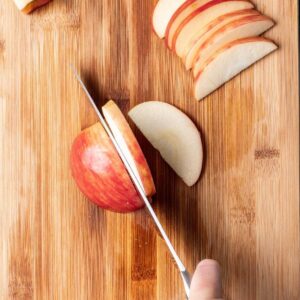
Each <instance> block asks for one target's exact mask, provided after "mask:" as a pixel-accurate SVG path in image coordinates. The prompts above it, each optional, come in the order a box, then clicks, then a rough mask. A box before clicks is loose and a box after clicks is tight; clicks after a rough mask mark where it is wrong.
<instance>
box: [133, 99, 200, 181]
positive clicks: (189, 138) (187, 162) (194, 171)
mask: <svg viewBox="0 0 300 300" xmlns="http://www.w3.org/2000/svg"><path fill="white" fill-rule="evenodd" d="M129 116H130V118H131V119H132V120H133V122H134V123H135V124H136V125H137V127H138V128H139V129H140V131H141V132H142V133H143V134H144V136H145V137H146V138H147V139H148V140H149V142H150V143H151V144H152V145H153V147H154V148H155V149H157V150H158V151H159V152H160V154H161V156H162V157H163V158H164V159H165V161H166V162H167V163H168V164H169V165H170V166H171V168H172V169H173V170H174V171H175V172H176V173H177V174H178V176H179V177H181V178H182V180H183V181H184V182H185V183H186V184H187V185H188V186H192V185H193V184H195V183H196V182H197V180H198V178H199V176H200V173H201V168H202V160H203V150H202V142H201V137H200V133H199V131H198V129H197V128H196V126H195V125H194V123H193V122H192V121H191V119H190V118H189V117H188V116H187V115H186V114H184V113H183V112H181V111H180V110H179V109H177V108H176V107H174V106H172V105H170V104H167V103H164V102H159V101H150V102H145V103H142V104H139V105H137V106H136V107H134V108H133V109H132V110H130V112H129Z"/></svg>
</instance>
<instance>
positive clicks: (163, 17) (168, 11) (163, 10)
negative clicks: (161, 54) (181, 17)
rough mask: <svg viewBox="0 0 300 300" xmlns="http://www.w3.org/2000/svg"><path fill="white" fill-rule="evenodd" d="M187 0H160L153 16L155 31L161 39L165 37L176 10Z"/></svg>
mask: <svg viewBox="0 0 300 300" xmlns="http://www.w3.org/2000/svg"><path fill="white" fill-rule="evenodd" d="M185 1H186V0H159V1H158V2H157V4H156V6H155V9H154V12H153V16H152V26H153V29H154V32H155V33H156V34H157V35H158V37H160V38H161V39H162V38H164V37H165V33H166V29H167V26H168V23H169V21H170V20H171V18H172V16H173V14H174V13H175V11H176V10H177V9H178V8H179V7H180V6H181V5H182V4H183V3H184V2H185Z"/></svg>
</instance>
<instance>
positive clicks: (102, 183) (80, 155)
mask: <svg viewBox="0 0 300 300" xmlns="http://www.w3.org/2000/svg"><path fill="white" fill-rule="evenodd" d="M70 164H71V171H72V175H73V178H74V179H75V181H76V183H77V185H78V187H79V189H80V190H81V191H82V192H83V193H84V194H85V195H86V196H87V197H88V198H89V199H90V200H91V201H92V202H94V203H95V204H97V205H98V206H100V207H102V208H104V209H108V210H111V211H116V212H131V211H135V210H137V209H139V208H142V207H144V202H143V201H142V200H141V199H140V198H139V196H138V194H137V192H136V189H135V187H134V185H133V183H132V181H131V179H130V177H129V175H128V173H127V171H126V169H125V167H124V164H123V162H122V161H121V158H120V157H119V155H118V153H117V151H116V149H115V148H114V146H113V144H112V142H111V140H110V138H109V137H108V135H107V133H106V131H105V130H104V128H103V127H102V125H101V124H100V123H96V124H95V125H93V126H91V127H89V128H87V129H85V130H83V131H82V132H81V133H80V134H79V135H78V136H77V137H76V139H75V140H74V143H73V145H72V149H71V156H70Z"/></svg>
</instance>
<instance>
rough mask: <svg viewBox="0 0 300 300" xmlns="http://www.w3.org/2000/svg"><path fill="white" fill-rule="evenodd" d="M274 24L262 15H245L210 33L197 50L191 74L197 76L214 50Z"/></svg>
mask: <svg viewBox="0 0 300 300" xmlns="http://www.w3.org/2000/svg"><path fill="white" fill-rule="evenodd" d="M273 25H274V22H273V21H272V20H271V19H270V18H268V17H266V16H263V15H253V16H246V17H242V18H240V19H237V20H234V21H232V22H230V23H229V24H226V25H224V26H223V27H221V28H219V30H217V31H216V32H214V33H212V34H211V35H210V36H209V37H208V38H207V39H206V41H205V42H204V43H203V45H202V46H201V47H200V48H199V50H198V55H196V57H195V60H196V62H195V63H194V66H193V75H194V77H195V76H197V74H198V73H199V71H200V69H201V67H202V66H203V64H204V62H205V60H206V59H207V58H208V57H209V56H210V54H211V53H213V52H214V51H215V50H217V49H219V48H222V47H223V46H224V45H225V44H227V43H229V42H233V41H235V40H238V39H242V38H247V37H255V36H259V35H261V34H262V33H263V32H265V31H266V30H268V29H269V28H271V27H272V26H273Z"/></svg>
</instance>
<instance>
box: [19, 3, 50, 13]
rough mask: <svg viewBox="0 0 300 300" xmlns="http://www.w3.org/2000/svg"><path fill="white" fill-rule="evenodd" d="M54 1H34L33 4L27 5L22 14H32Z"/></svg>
mask: <svg viewBox="0 0 300 300" xmlns="http://www.w3.org/2000/svg"><path fill="white" fill-rule="evenodd" d="M50 1H52V0H33V1H32V2H30V3H29V4H27V5H26V6H25V7H24V8H23V9H22V12H24V13H25V14H30V13H31V12H33V11H34V10H35V9H37V8H39V7H41V6H43V5H46V4H47V3H49V2H50Z"/></svg>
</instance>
